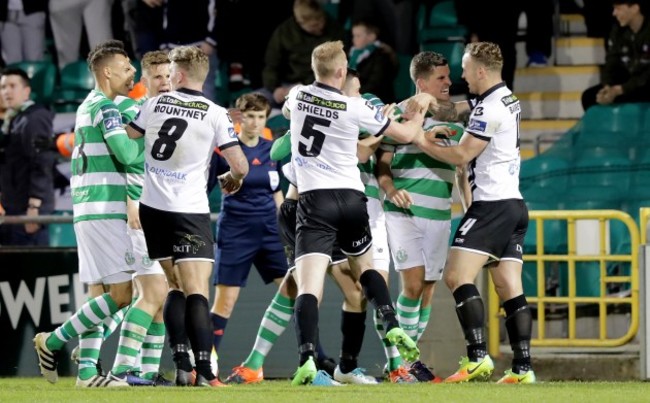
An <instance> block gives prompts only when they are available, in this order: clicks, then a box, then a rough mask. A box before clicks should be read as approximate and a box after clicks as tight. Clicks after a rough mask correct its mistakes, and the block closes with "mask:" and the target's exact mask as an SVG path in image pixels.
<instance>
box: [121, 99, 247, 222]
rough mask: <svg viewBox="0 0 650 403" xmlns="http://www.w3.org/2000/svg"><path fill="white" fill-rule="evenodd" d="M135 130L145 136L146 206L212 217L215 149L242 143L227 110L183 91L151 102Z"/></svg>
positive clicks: (145, 106) (144, 106)
mask: <svg viewBox="0 0 650 403" xmlns="http://www.w3.org/2000/svg"><path fill="white" fill-rule="evenodd" d="M130 126H131V127H133V128H134V129H135V130H137V131H139V132H140V133H143V134H144V138H145V145H144V156H145V179H144V188H143V190H142V197H141V198H140V202H141V203H142V204H144V205H147V206H149V207H153V208H156V209H159V210H163V211H173V212H179V213H209V212H210V207H209V205H208V196H207V191H206V189H207V177H208V168H209V164H210V158H211V157H212V153H213V152H214V151H213V150H214V147H215V146H218V147H219V148H220V149H221V150H223V149H226V148H228V147H231V146H235V145H238V142H237V135H236V133H235V129H234V127H233V124H232V120H231V119H230V116H229V115H228V112H227V111H226V109H224V108H222V107H221V106H219V105H216V104H215V103H213V102H211V101H210V100H208V99H207V98H205V97H204V96H203V94H202V93H201V92H199V91H194V90H189V89H186V88H181V89H179V90H177V91H172V92H168V93H165V94H161V95H159V96H157V97H155V98H151V99H149V100H147V102H145V104H144V105H143V106H142V108H141V109H140V113H139V114H138V116H136V118H135V120H133V121H132V122H131V123H130Z"/></svg>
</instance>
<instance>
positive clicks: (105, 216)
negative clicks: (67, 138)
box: [34, 41, 143, 387]
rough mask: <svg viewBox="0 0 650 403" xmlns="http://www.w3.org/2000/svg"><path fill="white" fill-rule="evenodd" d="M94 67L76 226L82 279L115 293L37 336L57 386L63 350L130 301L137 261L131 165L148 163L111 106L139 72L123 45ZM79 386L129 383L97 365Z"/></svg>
mask: <svg viewBox="0 0 650 403" xmlns="http://www.w3.org/2000/svg"><path fill="white" fill-rule="evenodd" d="M88 64H89V66H90V69H91V70H92V72H93V75H94V76H95V81H96V88H95V89H94V90H93V91H91V92H90V94H88V96H87V97H86V99H85V100H84V102H83V103H82V104H81V105H80V106H79V108H78V109H77V117H76V124H75V149H74V152H73V155H72V178H71V188H72V197H73V211H74V227H75V233H76V236H77V244H78V254H79V274H80V279H81V281H83V282H85V283H99V282H101V283H102V284H104V285H107V286H108V287H109V290H108V292H106V293H104V294H102V295H100V296H98V297H96V298H93V299H91V300H89V301H88V302H86V303H85V304H84V305H83V306H82V307H81V308H80V309H79V310H78V311H77V312H76V313H75V314H74V315H73V316H72V317H71V318H69V319H68V320H67V321H66V322H65V323H63V325H61V326H59V327H58V328H57V329H56V330H55V331H54V332H51V333H38V334H37V335H36V337H35V338H34V344H35V347H36V351H37V353H38V358H39V366H40V368H41V373H42V374H43V376H45V378H46V379H47V380H48V381H49V382H52V383H54V382H56V381H57V379H58V374H57V370H56V367H57V357H56V355H57V352H58V351H59V350H61V349H62V348H63V346H64V345H65V344H66V343H67V342H68V341H69V340H70V339H71V338H73V337H76V336H78V335H80V334H84V333H91V332H94V333H100V331H101V330H100V327H99V325H100V324H101V323H102V321H103V320H104V319H105V318H106V317H108V316H111V315H113V314H115V313H116V312H117V311H118V310H119V309H120V308H122V307H124V306H127V305H128V304H129V303H130V302H131V298H132V288H131V273H132V272H133V271H134V267H133V266H134V263H135V262H134V257H133V247H132V244H131V239H130V238H129V237H126V236H125V234H126V231H127V228H126V219H127V214H126V198H127V194H126V166H128V165H129V164H132V163H134V162H136V161H137V160H138V159H141V158H142V151H143V142H142V141H141V140H131V139H129V138H128V136H127V134H126V132H125V130H124V128H123V126H122V119H121V116H120V113H119V110H118V109H117V107H116V106H115V103H114V102H113V100H114V99H115V97H116V96H118V95H126V94H127V93H128V92H129V90H130V89H131V88H132V87H133V78H134V75H135V69H134V68H133V66H132V65H131V63H130V62H129V58H128V56H127V53H126V51H125V50H124V47H123V44H122V43H121V42H120V41H109V42H108V43H104V44H100V45H98V46H97V47H96V48H95V49H94V50H93V51H92V52H91V53H90V54H89V56H88ZM99 339H100V340H101V338H99ZM99 344H100V345H101V343H99ZM98 347H99V346H98ZM98 355H99V348H97V349H96V350H94V351H93V356H92V357H87V358H89V359H90V360H91V361H92V360H93V359H94V361H95V363H96V360H97V358H98ZM83 358H86V357H83ZM77 386H81V387H114V386H128V383H127V382H125V381H124V380H121V379H115V378H112V377H105V376H103V375H101V374H98V373H97V370H96V368H95V367H94V365H89V366H88V367H87V368H84V369H83V370H80V371H79V376H78V377H77Z"/></svg>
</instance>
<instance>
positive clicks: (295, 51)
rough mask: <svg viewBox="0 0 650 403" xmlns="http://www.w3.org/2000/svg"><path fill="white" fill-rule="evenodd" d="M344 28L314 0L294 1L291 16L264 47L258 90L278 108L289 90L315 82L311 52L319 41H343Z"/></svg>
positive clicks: (273, 106) (274, 32)
mask: <svg viewBox="0 0 650 403" xmlns="http://www.w3.org/2000/svg"><path fill="white" fill-rule="evenodd" d="M344 37H345V31H344V30H343V28H342V27H341V26H340V25H339V24H338V23H337V22H336V21H335V20H334V19H333V18H331V17H330V16H329V15H327V13H326V12H325V10H324V9H323V8H322V6H321V5H320V4H319V3H318V2H317V1H316V0H295V2H294V4H293V16H292V17H290V18H288V19H287V20H285V21H284V22H282V23H281V24H280V25H279V26H278V27H277V28H276V29H275V31H273V35H272V36H271V39H270V40H269V44H268V46H267V48H266V56H265V58H264V59H265V66H264V71H263V72H262V80H263V82H264V88H262V89H260V90H259V92H260V93H262V94H263V95H264V96H265V97H266V98H267V99H268V100H269V102H270V103H271V107H272V108H275V109H277V108H280V107H281V106H282V103H283V102H284V98H285V97H286V96H287V94H288V93H289V89H291V87H293V86H294V85H296V84H309V83H311V82H313V81H314V73H313V72H312V70H311V52H312V50H313V49H314V48H315V47H316V46H318V45H319V44H321V43H323V42H326V41H331V40H343V38H344Z"/></svg>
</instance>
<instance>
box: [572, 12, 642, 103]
mask: <svg viewBox="0 0 650 403" xmlns="http://www.w3.org/2000/svg"><path fill="white" fill-rule="evenodd" d="M613 3H614V11H613V12H612V14H613V15H614V17H615V18H616V20H617V21H618V23H617V24H615V25H614V27H613V28H612V31H611V33H610V35H609V39H608V41H607V56H606V58H605V65H604V66H603V69H602V79H601V83H600V84H598V85H596V86H593V87H590V88H587V89H586V90H585V91H584V92H583V93H582V107H583V108H584V110H587V109H589V108H590V107H591V106H593V105H595V104H601V105H609V104H612V103H625V102H650V24H649V23H648V21H646V19H645V14H646V13H647V4H648V3H647V2H646V1H645V0H614V1H613Z"/></svg>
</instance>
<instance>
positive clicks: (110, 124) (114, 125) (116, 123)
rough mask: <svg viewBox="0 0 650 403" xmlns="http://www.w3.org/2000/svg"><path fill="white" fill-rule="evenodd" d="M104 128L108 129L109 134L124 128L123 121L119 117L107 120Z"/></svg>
mask: <svg viewBox="0 0 650 403" xmlns="http://www.w3.org/2000/svg"><path fill="white" fill-rule="evenodd" d="M104 127H105V128H106V131H107V132H109V131H111V130H115V129H118V128H122V119H120V118H119V117H109V118H105V119H104Z"/></svg>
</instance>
